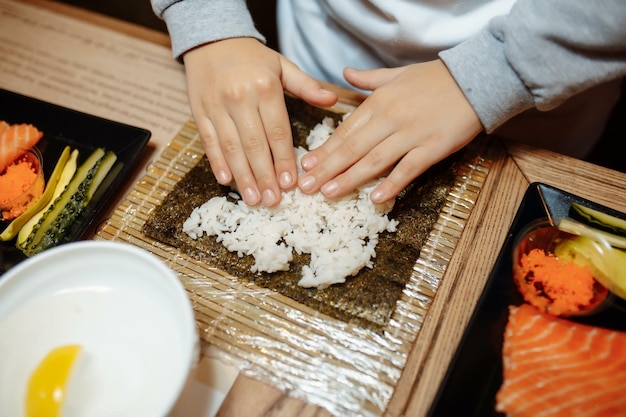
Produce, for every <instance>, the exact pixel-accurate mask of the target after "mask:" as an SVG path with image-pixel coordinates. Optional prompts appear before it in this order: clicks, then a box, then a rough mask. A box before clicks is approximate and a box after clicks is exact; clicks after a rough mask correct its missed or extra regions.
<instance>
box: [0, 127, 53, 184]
mask: <svg viewBox="0 0 626 417" xmlns="http://www.w3.org/2000/svg"><path fill="white" fill-rule="evenodd" d="M42 136H43V132H40V131H39V130H38V129H37V128H36V127H35V126H33V125H30V124H26V123H21V124H12V125H9V124H7V123H6V122H0V172H2V171H4V169H5V168H6V167H8V166H9V165H11V164H12V163H13V161H15V160H16V159H17V158H18V157H19V156H20V155H22V154H23V153H24V152H26V151H28V150H29V149H32V147H33V146H35V145H36V144H37V142H39V139H41V137H42Z"/></svg>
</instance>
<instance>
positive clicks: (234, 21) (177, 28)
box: [151, 0, 265, 58]
mask: <svg viewBox="0 0 626 417" xmlns="http://www.w3.org/2000/svg"><path fill="white" fill-rule="evenodd" d="M151 3H152V9H153V10H154V12H155V13H156V15H157V16H159V17H160V18H161V19H163V20H164V21H165V23H166V24H167V30H168V32H169V34H170V38H171V40H172V53H173V55H174V57H175V58H180V57H181V56H182V54H183V53H185V52H186V51H188V50H190V49H192V48H195V47H196V46H199V45H202V44H205V43H209V42H213V41H217V40H221V39H227V38H234V37H253V38H257V39H259V40H260V41H262V42H265V38H264V37H263V35H261V34H260V33H259V31H257V30H256V28H255V27H254V22H253V21H252V17H251V16H250V12H249V11H248V8H247V6H246V2H245V0H210V1H209V0H151Z"/></svg>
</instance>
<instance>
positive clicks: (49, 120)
mask: <svg viewBox="0 0 626 417" xmlns="http://www.w3.org/2000/svg"><path fill="white" fill-rule="evenodd" d="M0 120H4V121H6V122H7V123H30V124H32V125H34V126H36V127H37V128H38V129H39V130H41V131H42V132H43V133H44V136H43V137H42V138H41V140H40V141H39V143H38V144H37V148H38V149H39V150H40V151H41V153H42V154H43V165H44V175H45V178H46V180H47V179H48V178H49V176H50V173H51V172H52V170H53V169H54V165H55V164H56V161H57V160H58V158H59V156H60V155H61V152H62V151H63V149H64V148H65V146H66V145H69V146H71V147H72V149H78V150H79V164H80V163H81V162H82V161H83V160H84V159H86V158H87V157H88V156H89V154H90V153H91V152H92V151H93V150H94V149H96V148H98V147H103V148H105V149H107V150H111V151H113V152H115V154H116V155H117V161H116V163H115V165H114V166H113V168H112V170H111V172H110V173H109V175H108V176H107V177H106V178H105V180H104V182H103V183H102V185H101V186H100V188H99V190H98V192H97V193H96V195H95V196H94V198H93V200H92V201H91V203H90V204H89V206H87V208H86V209H85V210H84V211H83V213H82V215H81V216H80V217H79V218H78V219H77V221H76V222H75V224H74V226H73V227H72V228H71V230H69V232H68V234H67V239H66V241H67V242H71V241H76V240H80V239H82V238H83V237H84V235H85V233H86V232H87V231H89V227H90V225H91V224H92V222H93V221H94V219H95V218H96V217H97V215H98V213H99V212H100V211H101V210H102V209H103V208H105V206H106V203H107V201H108V200H109V199H110V198H111V197H112V196H113V195H114V194H115V192H116V190H117V189H118V188H119V186H120V185H121V184H122V183H123V182H124V179H125V178H126V177H127V176H128V174H129V173H130V171H131V169H132V168H133V163H134V162H135V160H136V159H137V158H138V157H139V155H140V153H141V151H142V150H143V149H144V147H145V146H146V144H147V143H148V140H149V139H150V136H151V133H150V131H148V130H145V129H141V128H138V127H133V126H129V125H125V124H122V123H118V122H114V121H111V120H107V119H103V118H100V117H96V116H92V115H89V114H85V113H81V112H78V111H75V110H71V109H68V108H65V107H62V106H58V105H55V104H51V103H47V102H45V101H41V100H37V99H34V98H31V97H26V96H23V95H21V94H16V93H14V92H11V91H7V90H3V89H0ZM8 224H9V222H6V221H2V222H0V231H2V230H4V228H5V227H6V226H8ZM24 259H25V256H24V255H23V254H22V253H21V252H20V251H18V250H17V249H16V248H15V242H14V241H10V242H0V275H2V274H3V273H4V272H6V271H7V270H8V269H9V268H11V267H12V266H13V265H15V264H17V263H19V262H21V261H22V260H24Z"/></svg>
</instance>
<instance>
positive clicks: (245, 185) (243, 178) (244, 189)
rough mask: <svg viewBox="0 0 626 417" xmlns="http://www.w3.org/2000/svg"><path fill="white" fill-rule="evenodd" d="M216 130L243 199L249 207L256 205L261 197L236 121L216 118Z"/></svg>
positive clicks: (227, 117) (226, 116) (224, 117)
mask: <svg viewBox="0 0 626 417" xmlns="http://www.w3.org/2000/svg"><path fill="white" fill-rule="evenodd" d="M213 120H215V122H214V125H215V128H216V129H215V130H216V133H217V137H218V138H219V146H220V149H221V152H222V153H223V155H224V158H225V159H226V162H227V163H228V166H229V167H230V170H231V172H232V175H233V179H234V180H235V183H236V185H237V189H238V190H239V193H240V194H241V197H242V198H243V200H244V201H245V202H246V204H249V205H256V204H258V203H259V202H260V200H261V195H260V193H259V189H258V187H257V183H256V181H255V177H254V175H253V173H252V169H251V167H250V164H249V163H248V158H247V156H246V152H245V150H244V148H243V145H242V141H241V139H240V136H239V130H238V129H237V126H236V123H235V121H233V120H232V119H231V118H230V117H229V116H228V115H226V114H225V115H223V116H222V117H219V116H217V117H214V118H213Z"/></svg>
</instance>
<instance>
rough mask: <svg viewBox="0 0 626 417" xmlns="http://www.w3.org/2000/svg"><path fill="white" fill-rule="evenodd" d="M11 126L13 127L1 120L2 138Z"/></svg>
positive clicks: (0, 130) (0, 132)
mask: <svg viewBox="0 0 626 417" xmlns="http://www.w3.org/2000/svg"><path fill="white" fill-rule="evenodd" d="M9 126H11V125H10V124H8V123H7V122H5V121H4V120H0V136H2V134H3V133H4V131H5V130H7V129H8V128H9Z"/></svg>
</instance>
